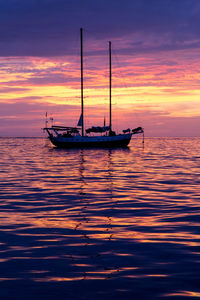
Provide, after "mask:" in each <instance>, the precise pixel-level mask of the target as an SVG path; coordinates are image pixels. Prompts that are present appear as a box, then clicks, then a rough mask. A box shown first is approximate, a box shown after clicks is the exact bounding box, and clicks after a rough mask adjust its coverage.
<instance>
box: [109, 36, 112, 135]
mask: <svg viewBox="0 0 200 300" xmlns="http://www.w3.org/2000/svg"><path fill="white" fill-rule="evenodd" d="M111 67H112V61H111V42H110V41H109V71H110V74H109V75H110V76H109V78H110V80H109V114H110V123H109V126H110V132H111V131H112V101H111V100H112V99H111V98H112V94H111V89H112V70H111Z"/></svg>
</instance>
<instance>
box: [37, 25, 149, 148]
mask: <svg viewBox="0 0 200 300" xmlns="http://www.w3.org/2000/svg"><path fill="white" fill-rule="evenodd" d="M80 48H81V49H80V50H81V116H80V119H79V122H78V124H77V126H76V127H67V126H55V125H52V126H51V127H47V126H46V127H45V128H43V129H44V130H45V131H46V132H47V133H48V138H49V139H50V141H51V142H52V144H53V145H55V146H56V147H62V148H83V147H109V148H112V147H126V146H127V145H128V144H129V142H130V140H131V137H132V135H134V134H138V133H143V135H144V131H143V128H142V127H137V128H135V129H132V130H131V129H129V128H128V129H126V130H123V131H122V133H121V134H116V133H115V131H113V129H112V60H111V59H112V57H111V42H110V41H109V75H110V76H109V126H105V124H104V126H103V127H100V126H98V127H96V126H92V127H91V128H88V129H86V130H85V129H84V97H83V91H84V90H83V29H82V28H81V29H80ZM46 124H47V122H46ZM91 133H97V135H91ZM100 133H101V135H99V134H100Z"/></svg>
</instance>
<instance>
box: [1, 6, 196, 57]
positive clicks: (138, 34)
mask: <svg viewBox="0 0 200 300" xmlns="http://www.w3.org/2000/svg"><path fill="white" fill-rule="evenodd" d="M199 13H200V5H199V1H198V0H190V1H188V0H181V1H180V0H165V1H160V0H135V1H133V0H126V1H122V0H120V1H116V0H109V1H106V0H98V1H93V0H85V1H82V0H73V1H66V0H29V1H27V0H19V1H15V0H1V10H0V55H1V56H59V55H64V54H68V55H74V54H78V52H77V51H76V50H75V49H76V48H77V44H78V40H79V28H80V27H83V28H85V34H86V35H87V38H88V39H89V40H90V41H93V42H94V43H95V42H97V41H100V40H101V41H104V42H105V41H107V40H108V39H112V40H116V41H118V42H120V40H122V41H125V40H126V39H127V45H126V47H124V49H122V50H123V53H124V54H125V53H127V52H128V53H131V51H133V52H136V53H138V52H140V51H143V52H144V51H161V50H162V51H164V50H174V49H176V50H177V49H186V48H187V49H188V48H197V47H198V48H199V47H200V42H199V36H200V18H199ZM122 43H123V42H122ZM122 48H123V47H122ZM93 53H95V51H93ZM91 54H92V52H91Z"/></svg>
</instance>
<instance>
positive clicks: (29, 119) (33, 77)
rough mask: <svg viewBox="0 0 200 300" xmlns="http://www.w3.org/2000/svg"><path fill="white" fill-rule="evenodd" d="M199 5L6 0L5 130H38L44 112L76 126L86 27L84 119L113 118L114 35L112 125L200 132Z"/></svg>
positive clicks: (160, 132) (1, 37)
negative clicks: (110, 65)
mask: <svg viewBox="0 0 200 300" xmlns="http://www.w3.org/2000/svg"><path fill="white" fill-rule="evenodd" d="M189 2H190V3H189ZM106 3H107V5H106ZM199 13H200V4H199V1H197V0H191V1H187V0H185V1H178V0H173V1H172V0H166V1H158V0H148V1H147V0H142V1H139V0H137V1H134V3H133V1H126V5H125V2H124V1H117V2H116V1H111V0H110V1H108V2H104V1H95V3H94V2H92V1H91V0H88V1H86V2H84V4H83V3H82V2H81V1H78V0H76V1H74V2H73V3H71V2H68V1H63V0H59V1H54V0H46V1H45V0H41V1H37V0H31V1H30V2H29V3H27V2H26V1H23V0H7V1H4V0H3V1H1V12H0V17H1V26H0V66H1V67H0V82H1V85H0V92H1V93H0V107H1V110H0V125H1V126H0V136H41V135H42V132H41V127H43V125H44V122H45V113H46V112H48V116H49V117H53V118H54V122H55V124H59V125H68V126H75V125H76V123H77V120H78V118H79V114H80V58H79V52H80V50H79V46H80V45H79V43H80V42H79V28H80V27H84V53H85V55H84V86H85V89H84V95H85V119H86V127H87V126H91V125H103V119H104V116H105V117H106V120H107V122H108V40H111V41H112V48H113V51H112V53H113V56H112V58H113V90H112V94H113V123H114V127H115V129H117V130H118V131H119V130H121V129H124V128H128V127H130V128H135V127H137V126H143V127H144V128H145V132H146V135H147V136H199V129H200V125H199V124H200V106H199V97H200V89H199V83H200V73H199V70H200V51H199V50H200V38H199V30H200V29H199V28H200V26H199V25H200V24H199V23H200V21H199V18H198V16H199ZM75 18H76V19H77V20H78V22H77V24H75Z"/></svg>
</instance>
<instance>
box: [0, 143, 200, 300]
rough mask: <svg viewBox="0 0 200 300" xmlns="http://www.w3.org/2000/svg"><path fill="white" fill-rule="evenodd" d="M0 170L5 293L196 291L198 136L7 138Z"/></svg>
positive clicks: (133, 295) (35, 298)
mask: <svg viewBox="0 0 200 300" xmlns="http://www.w3.org/2000/svg"><path fill="white" fill-rule="evenodd" d="M0 171H1V172H0V204H1V205H0V299H2V300H25V299H26V300H27V299H28V300H40V299H42V300H46V299H48V300H53V299H54V300H55V299H59V300H95V299H98V300H100V299H102V300H108V299H109V300H113V299H115V300H118V299H120V300H122V299H123V300H126V299H128V300H129V299H134V300H137V299H138V300H139V299H148V300H149V299H166V300H168V299H169V300H171V299H185V300H186V299H200V264H199V262H200V227H199V226H200V214H199V213H200V207H199V205H200V138H147V139H146V140H145V143H144V145H143V144H142V140H141V139H140V138H138V139H133V140H132V141H131V143H130V146H129V147H128V148H125V149H112V150H109V149H82V150H81V149H76V150H73V149H72V150H65V149H56V148H54V147H53V146H52V145H51V144H50V142H49V141H47V140H46V139H42V138H1V139H0Z"/></svg>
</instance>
